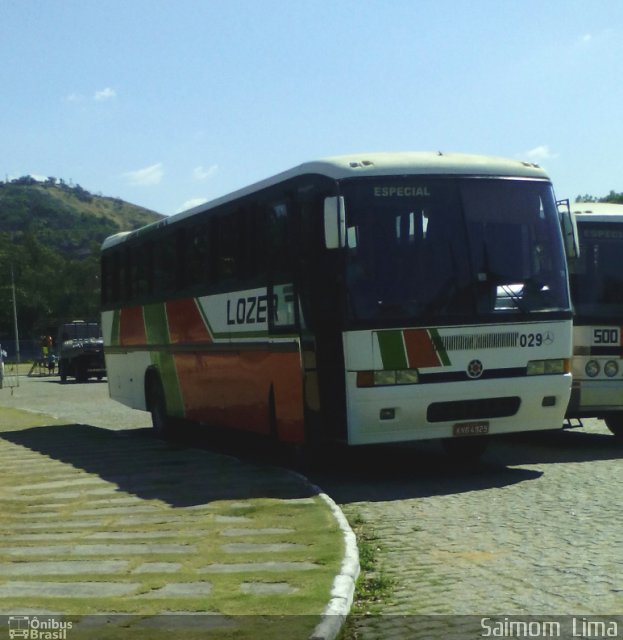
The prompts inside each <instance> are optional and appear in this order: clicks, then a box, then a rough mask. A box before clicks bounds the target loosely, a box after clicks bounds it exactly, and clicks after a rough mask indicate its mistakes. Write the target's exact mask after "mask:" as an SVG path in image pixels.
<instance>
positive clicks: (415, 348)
mask: <svg viewBox="0 0 623 640" xmlns="http://www.w3.org/2000/svg"><path fill="white" fill-rule="evenodd" d="M404 340H405V347H406V349H407V361H408V363H409V367H411V368H412V369H417V368H419V367H438V366H439V365H440V364H441V362H440V360H439V356H438V355H437V352H436V351H435V347H434V346H433V341H432V340H431V338H430V336H429V335H428V331H427V330H426V329H407V330H405V331H404Z"/></svg>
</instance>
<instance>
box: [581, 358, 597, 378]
mask: <svg viewBox="0 0 623 640" xmlns="http://www.w3.org/2000/svg"><path fill="white" fill-rule="evenodd" d="M599 369H600V367H599V362H597V360H589V361H588V362H587V363H586V366H585V367H584V371H586V375H587V376H588V377H589V378H594V377H595V376H597V375H599Z"/></svg>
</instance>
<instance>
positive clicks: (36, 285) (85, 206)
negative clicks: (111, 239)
mask: <svg viewBox="0 0 623 640" xmlns="http://www.w3.org/2000/svg"><path fill="white" fill-rule="evenodd" d="M163 217H164V216H162V215H161V214H159V213H156V212H154V211H150V210H148V209H144V208H142V207H138V206H136V205H132V204H130V203H127V202H124V201H123V200H120V199H119V198H109V197H104V196H99V195H94V194H92V193H89V192H88V191H86V190H85V189H83V188H82V187H80V186H79V185H68V184H66V183H65V182H64V181H62V180H56V179H55V178H49V179H48V180H47V181H44V182H40V181H37V180H35V179H34V178H32V177H30V176H26V177H23V178H19V179H17V180H13V181H11V182H6V183H0V301H1V302H0V342H1V341H2V340H6V339H8V338H12V337H13V310H12V304H11V302H12V287H11V271H12V272H13V280H14V282H15V290H16V303H17V312H18V321H19V331H20V339H25V338H36V337H37V336H40V335H43V334H46V335H47V334H49V335H54V334H55V327H56V326H57V325H58V324H59V323H60V322H62V321H64V320H65V319H69V318H83V319H96V318H97V317H98V316H99V289H100V285H99V249H100V246H101V243H102V241H103V240H104V239H105V238H106V237H107V236H109V235H112V234H113V233H117V232H119V231H129V230H132V229H136V228H138V227H141V226H143V225H145V224H149V223H151V222H154V221H156V220H159V219H161V218H163Z"/></svg>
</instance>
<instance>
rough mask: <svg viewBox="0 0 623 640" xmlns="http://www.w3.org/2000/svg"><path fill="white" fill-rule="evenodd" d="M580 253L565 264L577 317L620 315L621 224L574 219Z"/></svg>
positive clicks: (622, 300)
mask: <svg viewBox="0 0 623 640" xmlns="http://www.w3.org/2000/svg"><path fill="white" fill-rule="evenodd" d="M578 233H579V235H580V257H579V258H578V259H576V260H572V261H571V262H570V264H569V280H570V283H571V294H572V297H573V304H574V307H575V313H576V314H577V316H579V317H587V316H590V317H594V318H613V319H614V318H617V319H620V318H621V317H623V271H622V270H621V252H622V251H623V225H622V224H610V223H608V222H593V221H592V220H584V221H578Z"/></svg>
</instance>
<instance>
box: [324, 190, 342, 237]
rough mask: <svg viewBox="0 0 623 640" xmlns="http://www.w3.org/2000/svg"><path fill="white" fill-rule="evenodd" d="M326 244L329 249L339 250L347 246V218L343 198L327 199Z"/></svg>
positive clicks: (325, 219)
mask: <svg viewBox="0 0 623 640" xmlns="http://www.w3.org/2000/svg"><path fill="white" fill-rule="evenodd" d="M324 244H325V247H326V248H327V249H339V248H340V247H344V246H345V245H346V217H345V215H344V198H343V196H333V197H330V198H325V201H324Z"/></svg>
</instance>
